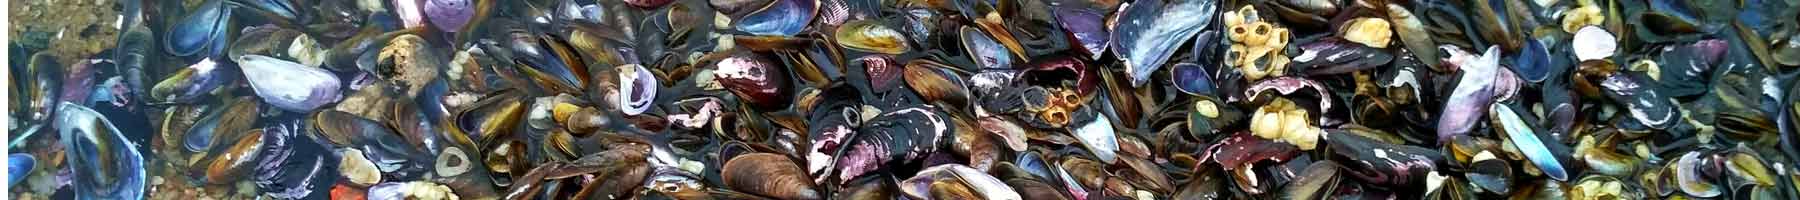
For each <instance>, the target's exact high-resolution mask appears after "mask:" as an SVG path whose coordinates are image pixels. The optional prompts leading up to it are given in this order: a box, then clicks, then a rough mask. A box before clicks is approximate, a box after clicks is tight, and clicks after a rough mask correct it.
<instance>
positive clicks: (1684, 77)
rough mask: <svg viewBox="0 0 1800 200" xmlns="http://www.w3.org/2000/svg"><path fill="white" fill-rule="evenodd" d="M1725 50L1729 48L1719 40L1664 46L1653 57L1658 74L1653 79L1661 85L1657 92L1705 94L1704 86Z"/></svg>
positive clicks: (1682, 94)
mask: <svg viewBox="0 0 1800 200" xmlns="http://www.w3.org/2000/svg"><path fill="white" fill-rule="evenodd" d="M1728 48H1730V45H1729V44H1727V43H1726V42H1725V40H1720V39H1708V40H1700V41H1695V42H1691V43H1680V44H1674V45H1670V46H1665V47H1663V48H1662V49H1661V51H1658V52H1657V53H1656V54H1655V55H1657V56H1656V63H1657V64H1658V67H1659V68H1660V69H1659V71H1660V72H1661V73H1658V74H1659V75H1660V76H1659V77H1656V82H1657V83H1661V85H1662V89H1659V90H1662V91H1667V92H1666V93H1668V94H1667V95H1668V96H1671V97H1681V96H1691V95H1696V94H1700V93H1705V91H1706V89H1707V88H1706V87H1707V84H1706V83H1708V82H1710V81H1708V80H1709V79H1710V78H1711V77H1713V68H1714V66H1713V65H1714V63H1718V62H1719V61H1720V60H1721V58H1723V57H1724V55H1725V51H1726V49H1728Z"/></svg>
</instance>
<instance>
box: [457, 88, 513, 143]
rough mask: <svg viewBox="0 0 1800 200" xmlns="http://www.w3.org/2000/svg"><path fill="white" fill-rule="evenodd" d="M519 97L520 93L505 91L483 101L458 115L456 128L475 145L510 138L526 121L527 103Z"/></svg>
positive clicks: (484, 98) (491, 95)
mask: <svg viewBox="0 0 1800 200" xmlns="http://www.w3.org/2000/svg"><path fill="white" fill-rule="evenodd" d="M520 95H522V94H520V93H519V92H518V91H517V90H502V91H499V92H496V93H494V94H490V95H487V96H486V97H482V98H481V101H477V102H475V103H474V104H473V105H472V106H470V107H468V109H465V110H463V111H459V112H457V114H456V116H455V124H456V127H457V128H459V129H461V130H462V132H464V133H467V134H469V136H470V137H471V138H470V139H473V140H475V142H476V144H483V145H486V144H490V143H489V142H491V140H492V139H495V138H502V137H511V135H512V133H513V131H514V130H515V129H517V128H518V126H519V123H520V122H522V121H524V120H523V119H524V116H525V105H526V104H525V103H526V102H525V101H526V99H525V98H524V97H522V96H520Z"/></svg>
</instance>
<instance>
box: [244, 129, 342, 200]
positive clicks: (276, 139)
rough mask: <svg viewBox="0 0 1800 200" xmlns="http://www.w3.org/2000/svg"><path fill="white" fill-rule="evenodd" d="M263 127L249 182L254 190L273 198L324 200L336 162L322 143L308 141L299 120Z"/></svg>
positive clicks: (332, 177)
mask: <svg viewBox="0 0 1800 200" xmlns="http://www.w3.org/2000/svg"><path fill="white" fill-rule="evenodd" d="M270 124H273V125H272V126H271V127H265V128H263V138H262V141H263V144H262V148H261V149H260V151H258V152H257V153H256V155H257V156H256V157H257V158H256V164H255V165H254V167H255V168H253V170H254V171H252V172H251V173H250V174H251V177H250V178H251V180H252V181H254V182H255V183H256V189H257V191H259V192H262V193H263V194H264V195H267V196H269V197H272V198H275V199H303V198H305V199H313V198H325V196H326V195H327V193H328V192H325V191H326V190H329V188H330V187H331V186H332V183H335V182H337V179H338V178H339V176H337V175H338V174H339V173H338V172H337V170H338V160H339V159H336V158H332V157H331V155H330V154H329V153H330V152H331V151H330V150H328V149H326V148H325V146H324V144H320V143H317V142H314V141H313V140H311V139H307V138H306V136H304V135H305V134H310V133H305V132H307V130H306V129H305V128H304V125H301V123H300V122H298V121H289V122H274V123H270Z"/></svg>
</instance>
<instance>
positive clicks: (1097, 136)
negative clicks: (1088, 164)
mask: <svg viewBox="0 0 1800 200" xmlns="http://www.w3.org/2000/svg"><path fill="white" fill-rule="evenodd" d="M1071 132H1074V133H1073V134H1074V135H1075V138H1076V139H1078V140H1080V141H1081V145H1082V146H1084V147H1087V150H1088V152H1089V153H1093V154H1094V157H1097V158H1100V161H1102V162H1106V163H1114V162H1116V161H1118V154H1117V153H1116V152H1117V151H1118V150H1119V140H1118V137H1117V136H1114V134H1116V132H1117V131H1116V130H1114V129H1113V123H1112V121H1111V120H1110V119H1107V117H1106V116H1094V120H1093V121H1089V122H1088V123H1087V124H1084V125H1081V126H1080V127H1076V128H1075V129H1074V130H1071Z"/></svg>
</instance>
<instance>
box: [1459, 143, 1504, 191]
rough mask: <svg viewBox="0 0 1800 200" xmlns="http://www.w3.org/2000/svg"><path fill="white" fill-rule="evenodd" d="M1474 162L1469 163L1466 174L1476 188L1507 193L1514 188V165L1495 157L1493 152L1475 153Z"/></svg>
mask: <svg viewBox="0 0 1800 200" xmlns="http://www.w3.org/2000/svg"><path fill="white" fill-rule="evenodd" d="M1474 159H1475V161H1474V163H1470V164H1469V172H1466V173H1464V176H1467V177H1468V178H1469V182H1470V183H1471V184H1472V185H1475V188H1477V189H1481V190H1484V191H1488V192H1493V193H1498V194H1505V193H1507V192H1509V191H1510V190H1511V189H1512V186H1513V182H1514V181H1515V180H1513V176H1512V167H1511V165H1510V164H1508V163H1506V161H1505V160H1500V159H1496V158H1494V155H1493V153H1492V152H1485V151H1484V152H1482V153H1481V154H1476V155H1475V158H1474Z"/></svg>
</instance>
